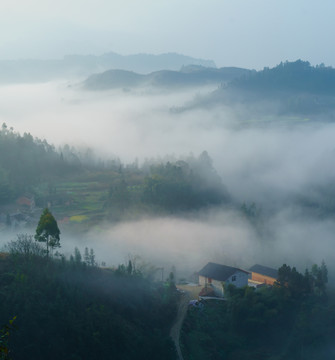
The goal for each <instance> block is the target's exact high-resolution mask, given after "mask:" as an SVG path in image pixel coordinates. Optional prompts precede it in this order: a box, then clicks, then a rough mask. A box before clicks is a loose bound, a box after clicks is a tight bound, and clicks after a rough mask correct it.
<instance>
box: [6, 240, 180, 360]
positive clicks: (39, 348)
mask: <svg viewBox="0 0 335 360" xmlns="http://www.w3.org/2000/svg"><path fill="white" fill-rule="evenodd" d="M6 250H7V251H9V254H8V255H6V254H1V257H0V289H1V291H0V303H1V306H0V324H3V325H4V324H8V323H9V321H10V320H11V319H13V318H14V317H16V318H15V320H14V322H13V328H11V329H10V334H9V336H8V335H5V336H1V338H0V357H1V356H2V354H3V353H2V349H3V347H5V348H7V349H9V350H10V353H9V355H10V358H12V359H16V360H19V359H22V360H23V359H28V358H29V359H36V360H37V359H41V360H42V359H43V360H45V359H57V360H58V359H73V360H74V359H78V360H79V359H120V360H121V359H122V360H126V359H129V360H130V359H143V360H144V359H155V358H159V359H166V360H172V359H175V350H174V346H173V343H172V341H171V340H170V339H169V329H170V326H171V323H172V321H173V319H174V317H175V314H176V302H177V292H176V290H175V286H174V284H173V283H169V282H167V283H166V284H163V283H156V282H155V281H153V279H152V278H150V276H149V275H150V274H143V273H142V272H141V271H140V269H137V268H136V267H135V264H134V265H133V264H132V263H131V262H130V261H129V263H128V264H126V265H122V264H121V265H120V266H118V267H117V266H116V267H115V268H113V269H101V268H98V267H96V266H95V262H94V261H87V259H86V258H85V257H83V258H82V256H81V254H80V252H79V250H78V249H76V250H75V253H74V256H71V259H70V260H66V259H65V257H63V256H61V258H60V259H56V258H53V259H51V258H47V257H45V256H43V255H42V254H43V251H42V249H41V248H40V247H39V246H38V245H37V244H36V243H35V242H34V241H33V240H32V239H31V238H30V237H29V236H20V237H19V238H18V240H17V241H12V242H11V243H10V244H9V246H8V247H7V248H6ZM153 274H154V273H153ZM1 358H2V357H1ZM6 359H7V357H6Z"/></svg>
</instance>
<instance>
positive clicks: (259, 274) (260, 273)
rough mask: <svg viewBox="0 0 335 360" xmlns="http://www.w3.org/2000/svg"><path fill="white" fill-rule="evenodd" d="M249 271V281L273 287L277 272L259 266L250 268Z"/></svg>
mask: <svg viewBox="0 0 335 360" xmlns="http://www.w3.org/2000/svg"><path fill="white" fill-rule="evenodd" d="M249 271H250V272H251V280H252V281H254V282H256V283H262V284H266V285H273V283H274V282H275V281H276V280H277V278H278V270H276V269H273V268H270V267H267V266H263V265H259V264H255V265H254V266H252V267H251V268H250V269H249Z"/></svg>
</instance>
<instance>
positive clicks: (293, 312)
mask: <svg viewBox="0 0 335 360" xmlns="http://www.w3.org/2000/svg"><path fill="white" fill-rule="evenodd" d="M278 275H279V278H278V282H277V283H275V285H274V286H273V287H264V288H262V289H259V290H255V288H251V287H244V288H239V289H237V288H235V287H234V286H232V285H230V287H229V288H228V289H227V291H228V292H229V296H228V297H227V300H226V301H218V302H217V301H215V300H214V301H213V300H208V301H205V302H204V306H203V307H202V308H194V307H190V309H189V310H188V314H187V317H186V320H185V322H184V325H183V332H182V348H183V355H184V359H185V360H190V359H192V360H197V359H199V360H200V359H208V360H236V359H243V360H247V359H250V360H254V359H259V360H263V359H264V360H268V359H276V360H284V359H285V360H300V359H306V360H307V359H308V360H312V359H323V360H331V359H333V358H334V356H335V347H334V342H333V334H334V332H335V310H334V301H335V299H334V294H332V293H330V294H331V295H330V294H328V293H327V290H326V283H327V268H326V266H325V264H322V265H321V266H317V265H314V266H313V267H312V269H311V270H309V271H308V270H306V272H305V274H301V273H299V272H298V271H297V270H296V269H295V268H294V267H293V268H291V267H290V266H287V265H283V266H282V267H281V268H280V269H279V271H278Z"/></svg>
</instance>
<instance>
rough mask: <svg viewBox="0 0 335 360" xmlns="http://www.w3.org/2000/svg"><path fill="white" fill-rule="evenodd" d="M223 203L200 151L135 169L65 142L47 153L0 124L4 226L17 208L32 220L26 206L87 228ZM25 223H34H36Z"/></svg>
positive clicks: (0, 191)
mask: <svg viewBox="0 0 335 360" xmlns="http://www.w3.org/2000/svg"><path fill="white" fill-rule="evenodd" d="M229 201H230V197H229V194H228V192H227V190H226V189H225V186H224V185H223V183H222V181H221V179H220V177H219V176H218V174H217V172H216V171H215V169H214V168H213V165H212V161H211V159H210V157H209V155H208V154H207V152H205V151H204V152H203V153H202V154H200V155H199V156H198V157H194V156H188V157H185V158H184V159H183V160H181V159H180V160H178V159H176V158H173V157H170V160H169V159H166V160H159V159H152V160H147V161H145V162H144V163H143V164H142V165H141V166H139V165H138V163H137V162H136V161H135V162H133V163H131V164H123V163H121V162H120V160H118V159H112V160H101V159H99V158H98V157H96V156H95V155H94V154H93V153H92V151H90V150H85V151H79V150H77V149H75V148H71V147H70V146H68V145H65V146H63V147H62V148H60V149H55V147H54V146H52V145H50V144H48V143H47V142H46V141H45V140H40V139H37V138H33V136H32V135H30V134H27V133H25V134H24V135H20V134H19V133H17V132H15V131H14V130H13V129H8V128H7V126H6V125H5V124H3V126H2V129H1V131H0V214H1V213H2V220H1V219H0V223H1V221H2V223H7V225H9V226H12V224H13V223H14V221H15V222H16V220H15V219H13V216H12V215H11V214H12V213H13V212H14V211H16V210H17V208H18V206H19V208H20V209H21V211H22V212H25V213H27V212H30V215H29V216H33V215H34V214H33V213H34V208H33V207H32V204H34V206H36V207H38V208H44V207H52V209H53V212H54V213H55V215H56V216H57V219H60V220H62V219H63V223H64V225H66V224H70V225H71V224H73V225H74V226H75V225H76V224H77V225H78V224H79V225H84V226H83V227H82V228H86V229H88V228H89V227H90V226H91V225H94V224H97V223H98V222H100V221H102V220H109V221H119V220H121V219H130V218H136V217H138V216H143V215H144V214H171V213H176V212H183V211H190V210H196V209H200V208H202V207H207V206H211V205H220V204H228V203H229ZM22 203H23V205H22ZM27 203H28V204H29V203H31V204H30V205H29V206H27V205H26V204H27ZM28 208H29V209H28ZM16 217H17V216H16ZM25 221H28V223H29V221H30V222H32V224H33V225H34V221H35V222H36V219H34V220H33V221H32V219H30V220H29V218H27V219H26V220H25Z"/></svg>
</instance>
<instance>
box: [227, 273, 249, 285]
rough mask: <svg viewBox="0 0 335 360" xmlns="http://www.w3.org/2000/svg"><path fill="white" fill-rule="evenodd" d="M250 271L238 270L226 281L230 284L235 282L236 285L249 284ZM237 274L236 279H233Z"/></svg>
mask: <svg viewBox="0 0 335 360" xmlns="http://www.w3.org/2000/svg"><path fill="white" fill-rule="evenodd" d="M248 275H249V274H248V273H245V272H243V271H236V272H235V273H234V274H233V275H232V276H230V277H229V278H228V279H227V280H226V281H225V283H226V284H227V285H228V284H233V285H235V286H236V287H243V286H247V285H248V277H249V276H248ZM234 276H235V280H233V278H234Z"/></svg>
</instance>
